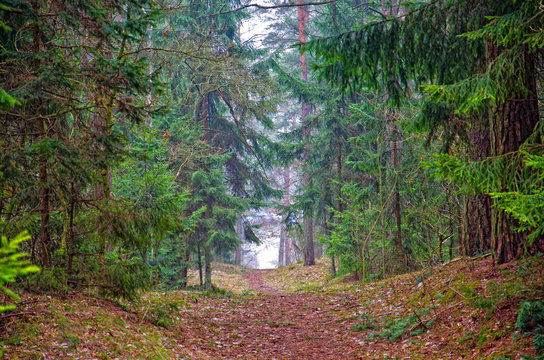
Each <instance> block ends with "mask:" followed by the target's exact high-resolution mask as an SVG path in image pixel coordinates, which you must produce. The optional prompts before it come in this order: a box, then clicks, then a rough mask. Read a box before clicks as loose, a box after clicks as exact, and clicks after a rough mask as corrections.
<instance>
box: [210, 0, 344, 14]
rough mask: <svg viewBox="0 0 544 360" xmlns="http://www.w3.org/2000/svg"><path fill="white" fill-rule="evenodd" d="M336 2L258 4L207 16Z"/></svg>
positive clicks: (333, 0)
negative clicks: (249, 9)
mask: <svg viewBox="0 0 544 360" xmlns="http://www.w3.org/2000/svg"><path fill="white" fill-rule="evenodd" d="M336 1H337V0H327V1H318V2H307V3H304V4H279V5H260V4H246V5H242V6H240V7H238V8H236V9H231V10H226V11H220V12H218V13H215V14H210V15H207V16H216V15H224V14H230V13H233V12H236V11H241V10H244V9H247V8H250V7H255V8H258V9H263V10H270V9H279V8H288V7H299V6H318V5H327V4H331V3H334V2H336Z"/></svg>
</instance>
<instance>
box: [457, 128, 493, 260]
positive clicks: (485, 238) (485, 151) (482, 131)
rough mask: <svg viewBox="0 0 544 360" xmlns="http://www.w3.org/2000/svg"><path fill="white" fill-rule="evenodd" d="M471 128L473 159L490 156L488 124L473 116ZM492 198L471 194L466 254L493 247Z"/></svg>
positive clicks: (467, 210) (466, 214)
mask: <svg viewBox="0 0 544 360" xmlns="http://www.w3.org/2000/svg"><path fill="white" fill-rule="evenodd" d="M472 125H473V128H472V129H471V130H470V133H469V136H470V143H471V144H472V149H471V151H470V152H469V159H470V160H471V161H481V160H483V159H485V158H487V157H489V156H490V153H491V143H490V133H489V129H488V127H487V124H485V123H484V121H483V120H482V119H480V118H473V124H472ZM491 221H492V218H491V198H490V197H489V196H488V195H470V196H469V197H468V199H467V204H466V210H465V223H466V225H465V229H466V234H465V235H464V239H463V243H462V253H463V255H464V256H474V255H476V254H479V253H483V252H485V251H488V250H490V248H491V243H490V241H491Z"/></svg>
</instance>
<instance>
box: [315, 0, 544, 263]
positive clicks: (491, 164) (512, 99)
mask: <svg viewBox="0 0 544 360" xmlns="http://www.w3.org/2000/svg"><path fill="white" fill-rule="evenodd" d="M538 6H539V5H538V1H525V2H519V1H506V2H505V1H461V0H460V1H433V2H423V3H421V2H414V3H411V2H409V3H403V4H402V5H397V4H395V3H393V4H391V8H390V9H385V10H387V11H386V12H385V15H384V17H383V18H382V19H379V20H375V21H371V22H369V23H365V24H363V25H362V26H360V27H359V28H358V29H356V30H353V31H349V32H345V33H343V34H341V35H339V36H333V37H330V38H325V39H317V40H314V41H313V42H311V43H310V44H309V45H308V46H307V49H309V50H310V51H311V52H312V53H315V54H316V55H317V58H318V63H317V64H316V66H315V69H316V70H317V71H318V72H319V73H320V75H321V76H322V77H323V78H326V79H327V80H329V81H330V82H332V83H334V84H337V85H339V86H340V87H341V88H342V89H343V90H345V91H350V92H352V93H353V92H357V91H362V90H364V88H365V86H370V87H374V88H378V89H381V90H383V91H384V92H385V93H386V94H387V96H388V97H389V101H390V102H391V103H392V104H395V105H397V106H399V105H400V103H401V100H403V99H407V98H410V97H411V96H412V95H413V94H414V90H418V89H421V91H420V94H421V95H423V99H424V101H425V103H424V104H423V105H422V106H421V109H422V111H421V115H420V116H418V117H416V120H417V121H416V122H415V123H414V125H413V126H414V127H415V128H420V129H426V130H427V132H428V135H429V139H433V138H436V137H437V136H436V135H437V134H439V133H442V134H443V135H442V136H441V138H439V140H441V141H442V142H443V143H444V144H445V145H447V146H446V147H445V150H450V151H451V150H453V149H455V150H457V151H455V152H452V154H451V156H450V157H448V156H447V155H444V156H443V157H440V158H439V159H442V160H444V159H448V160H451V159H454V160H453V161H449V162H448V163H443V162H441V161H439V162H436V163H433V166H435V167H437V168H438V169H439V171H440V172H441V173H442V175H443V178H448V179H450V180H452V181H454V182H457V185H459V186H461V187H462V188H463V190H466V191H467V192H468V193H471V194H475V195H473V197H472V198H471V199H474V196H476V197H480V199H482V200H480V201H483V203H484V204H486V205H485V206H483V207H480V208H478V207H477V206H475V204H476V202H474V200H471V199H467V208H466V210H465V213H466V214H467V215H465V216H466V218H467V219H468V220H466V224H465V225H464V226H465V229H466V233H465V235H464V239H463V241H462V242H461V243H462V245H463V248H462V250H463V252H465V253H466V254H474V249H476V248H477V247H478V248H479V249H480V250H484V251H485V250H486V249H491V250H493V254H494V259H495V261H496V262H498V263H502V262H505V261H509V260H511V259H513V258H516V257H518V256H520V255H521V254H522V253H523V251H530V252H534V251H536V250H538V249H539V248H541V247H542V244H543V241H542V236H541V234H540V230H539V229H538V228H534V227H531V226H530V225H529V223H530V221H525V222H523V221H524V220H523V219H522V225H521V227H520V224H519V223H517V222H516V221H515V220H513V219H512V217H510V216H508V215H506V214H505V212H506V213H507V214H512V215H513V218H515V219H517V220H520V217H521V214H519V213H518V215H517V216H516V215H515V213H516V210H515V208H516V205H513V203H514V202H516V200H514V199H516V198H517V199H518V200H522V199H524V196H525V195H526V194H535V192H536V194H538V193H540V190H539V189H535V188H534V187H532V186H533V185H531V184H532V182H533V181H534V180H535V178H538V172H535V169H534V168H528V167H526V165H525V166H524V165H523V162H520V161H519V160H518V161H516V160H515V159H516V158H517V159H519V158H520V154H521V153H520V151H521V150H522V151H524V152H525V153H529V154H530V155H531V156H540V155H541V150H542V148H541V146H539V144H540V143H541V137H542V136H541V135H540V130H538V129H539V128H540V126H538V125H537V123H538V122H539V117H538V108H537V105H536V82H535V76H536V73H537V71H536V67H535V57H536V56H537V53H536V51H535V47H536V46H539V45H538V43H537V42H536V40H535V39H538V38H539V35H538V33H539V32H540V31H539V30H538V29H540V25H539V24H541V22H542V12H541V11H539V10H538ZM528 44H531V45H528ZM489 118H490V119H491V121H488V119H489ZM520 128H521V129H523V130H522V131H519V130H515V129H520ZM520 146H521V147H520ZM463 149H467V151H466V153H468V158H467V156H466V155H465V154H466V153H465V152H464V151H463ZM475 162H482V163H481V164H476V163H475ZM454 163H455V166H454ZM519 165H522V167H521V168H520V166H519ZM476 169H477V170H476ZM509 169H515V171H514V173H515V174H516V176H514V177H512V176H510V174H511V173H512V172H509ZM470 170H476V171H470ZM461 173H462V174H463V175H464V176H462V177H461V176H457V175H459V174H461ZM446 174H447V175H446ZM506 174H508V175H506ZM476 184H480V185H481V184H489V185H486V189H481V188H478V187H477V186H475V185H476ZM537 186H538V185H537ZM518 189H519V190H521V191H520V192H519V193H518ZM507 194H508V195H507ZM515 194H520V195H515ZM486 196H492V197H493V198H494V199H498V201H493V203H494V204H496V205H497V206H498V207H499V209H500V210H499V211H495V210H494V209H493V208H492V207H491V205H490V204H491V201H488V200H485V199H486V198H485V197H486ZM537 196H538V195H537ZM520 202H521V201H520ZM518 206H519V205H518ZM532 207H533V208H535V205H534V204H533V205H532ZM536 207H538V205H537V206H536ZM524 210H525V209H524ZM476 214H477V215H476ZM471 217H473V218H476V219H477V220H475V221H474V220H471V219H470V218H471ZM471 221H474V222H473V223H471ZM492 224H493V225H492ZM480 227H485V228H486V230H485V232H486V234H487V233H488V234H489V235H485V236H483V237H482V236H481V235H476V232H477V231H478V230H477V229H478V228H480ZM516 229H519V230H522V232H517V230H516ZM529 232H532V237H531V238H530V240H528V233H529Z"/></svg>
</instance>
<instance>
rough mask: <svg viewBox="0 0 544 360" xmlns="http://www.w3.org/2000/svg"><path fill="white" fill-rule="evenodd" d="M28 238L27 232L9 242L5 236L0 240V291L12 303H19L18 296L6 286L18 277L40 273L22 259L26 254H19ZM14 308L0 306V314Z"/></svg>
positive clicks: (35, 267) (36, 268) (12, 306)
mask: <svg viewBox="0 0 544 360" xmlns="http://www.w3.org/2000/svg"><path fill="white" fill-rule="evenodd" d="M29 238H30V236H29V235H28V233H27V232H22V233H20V234H19V235H17V236H15V237H14V238H13V239H9V240H8V238H7V237H5V236H2V237H1V238H0V290H1V291H2V292H3V293H4V294H6V295H7V296H9V297H10V298H11V299H12V300H14V301H19V300H20V299H19V296H18V295H17V294H16V293H14V292H13V291H12V290H10V289H8V288H7V287H6V285H8V284H11V283H13V282H15V280H16V278H17V277H19V276H26V275H29V274H32V273H37V272H39V271H40V269H39V268H38V267H37V266H34V265H31V264H30V262H29V261H28V260H24V259H23V258H24V257H25V256H27V254H25V253H21V252H19V246H20V245H21V243H22V242H23V241H26V240H28V239H29ZM14 308H15V306H14V305H0V312H3V311H7V310H12V309H14Z"/></svg>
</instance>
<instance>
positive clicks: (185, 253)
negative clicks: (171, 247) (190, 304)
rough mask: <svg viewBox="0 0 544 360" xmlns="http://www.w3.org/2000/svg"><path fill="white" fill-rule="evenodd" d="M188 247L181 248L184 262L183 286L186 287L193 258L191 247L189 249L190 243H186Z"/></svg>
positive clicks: (182, 269) (182, 268)
mask: <svg viewBox="0 0 544 360" xmlns="http://www.w3.org/2000/svg"><path fill="white" fill-rule="evenodd" d="M186 246H187V247H186V248H185V249H182V250H181V258H182V261H183V264H182V265H181V285H180V286H181V288H182V289H185V288H186V287H187V275H188V272H189V261H190V260H191V249H189V244H186Z"/></svg>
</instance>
